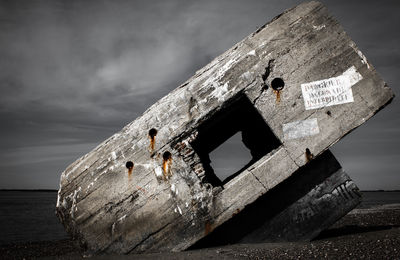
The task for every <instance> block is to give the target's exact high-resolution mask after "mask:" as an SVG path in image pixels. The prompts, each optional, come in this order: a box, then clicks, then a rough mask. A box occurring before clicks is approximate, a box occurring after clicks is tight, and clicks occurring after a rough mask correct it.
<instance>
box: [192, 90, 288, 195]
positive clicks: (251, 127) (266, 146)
mask: <svg viewBox="0 0 400 260" xmlns="http://www.w3.org/2000/svg"><path fill="white" fill-rule="evenodd" d="M197 130H198V136H197V138H196V140H194V141H193V142H192V147H193V149H194V150H195V152H196V153H197V155H198V156H199V157H200V160H201V163H202V165H203V168H204V170H205V178H204V179H203V182H207V183H210V184H211V185H212V186H214V187H215V186H223V185H224V184H226V183H227V182H229V181H230V180H231V179H233V178H235V177H236V176H238V175H239V174H240V173H241V172H243V171H244V170H245V169H247V168H248V167H249V166H251V165H252V164H253V163H254V162H256V161H257V160H259V159H260V158H261V157H263V156H264V155H266V154H268V153H269V152H271V151H272V150H274V149H276V148H278V147H279V146H280V145H281V142H280V141H279V139H278V138H277V137H276V136H275V135H274V133H273V132H272V130H271V129H270V128H269V126H268V125H267V124H266V123H265V121H264V119H263V118H262V116H261V115H260V114H259V113H258V111H257V110H256V109H255V107H254V106H253V104H252V103H251V102H250V100H249V99H248V98H247V97H246V96H245V95H243V94H240V95H239V96H237V97H235V98H233V99H232V100H230V101H228V102H227V103H226V104H225V105H224V106H223V107H222V108H221V109H220V110H219V111H217V112H216V113H215V114H213V115H212V116H211V117H210V118H209V119H208V120H206V121H205V122H203V123H202V124H201V125H200V126H199V127H198V129H197Z"/></svg>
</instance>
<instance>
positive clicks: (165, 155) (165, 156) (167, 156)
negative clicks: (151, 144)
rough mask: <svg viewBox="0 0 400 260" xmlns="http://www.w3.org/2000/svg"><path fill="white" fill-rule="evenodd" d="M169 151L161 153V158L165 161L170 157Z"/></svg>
mask: <svg viewBox="0 0 400 260" xmlns="http://www.w3.org/2000/svg"><path fill="white" fill-rule="evenodd" d="M171 156H172V155H171V153H170V152H168V151H166V152H165V153H163V156H162V157H163V159H164V161H167V160H169V159H171Z"/></svg>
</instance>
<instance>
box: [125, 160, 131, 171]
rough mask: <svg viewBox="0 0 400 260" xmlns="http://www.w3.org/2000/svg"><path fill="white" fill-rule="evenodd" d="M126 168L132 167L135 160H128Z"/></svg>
mask: <svg viewBox="0 0 400 260" xmlns="http://www.w3.org/2000/svg"><path fill="white" fill-rule="evenodd" d="M125 166H126V168H128V169H132V168H133V162H132V161H127V162H126V164H125Z"/></svg>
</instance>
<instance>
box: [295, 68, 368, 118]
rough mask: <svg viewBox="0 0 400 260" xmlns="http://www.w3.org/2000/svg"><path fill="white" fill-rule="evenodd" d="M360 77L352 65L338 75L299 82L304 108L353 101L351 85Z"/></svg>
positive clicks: (315, 107)
mask: <svg viewBox="0 0 400 260" xmlns="http://www.w3.org/2000/svg"><path fill="white" fill-rule="evenodd" d="M362 78H363V77H362V76H361V74H360V73H358V72H357V70H356V68H355V67H354V66H352V67H351V68H349V69H348V70H346V71H345V72H344V73H343V74H342V75H340V76H337V77H333V78H329V79H323V80H319V81H314V82H310V83H304V84H301V91H302V93H303V98H304V106H305V108H306V110H309V109H317V108H321V107H327V106H333V105H339V104H344V103H349V102H353V101H354V98H353V92H352V90H351V87H352V86H353V85H354V84H356V83H357V82H359V81H360V80H361V79H362Z"/></svg>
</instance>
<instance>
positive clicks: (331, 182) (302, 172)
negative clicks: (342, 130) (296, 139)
mask: <svg viewBox="0 0 400 260" xmlns="http://www.w3.org/2000/svg"><path fill="white" fill-rule="evenodd" d="M360 202H361V193H360V192H359V189H358V188H357V186H356V185H355V184H354V182H353V181H351V179H350V177H349V176H348V175H347V174H346V173H345V172H344V171H343V169H342V167H341V166H340V164H339V162H338V161H337V160H336V159H335V157H334V156H333V155H332V153H331V152H330V151H329V150H327V151H325V152H324V153H323V154H321V155H320V156H318V157H317V158H316V159H315V160H312V161H311V162H310V163H309V164H307V165H305V166H303V167H301V168H299V169H298V170H297V171H296V172H294V173H293V174H292V175H291V176H290V177H289V178H287V179H286V180H284V181H283V182H281V183H280V184H279V185H277V186H275V187H274V188H273V189H271V190H270V191H268V192H267V193H266V194H264V195H262V196H261V197H260V198H258V199H257V200H256V201H255V202H254V203H252V204H251V205H248V206H246V207H245V208H244V209H243V210H242V211H240V212H237V214H235V216H233V217H232V218H231V219H230V220H228V221H226V222H225V223H224V224H222V225H220V226H219V227H218V228H216V229H215V230H214V231H213V233H211V234H210V235H209V236H206V237H205V238H203V239H201V240H200V241H199V242H197V243H196V244H194V245H193V246H192V247H191V248H192V249H198V248H204V247H215V246H222V245H228V244H234V243H263V242H287V241H309V240H311V239H313V238H315V237H317V236H318V235H319V233H320V232H321V231H322V230H324V229H326V228H328V227H330V226H331V225H332V224H333V223H334V222H336V220H337V219H339V218H341V217H342V216H344V215H345V214H346V213H347V212H349V211H350V210H351V209H353V208H354V207H356V206H357V205H358V204H359V203H360Z"/></svg>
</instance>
